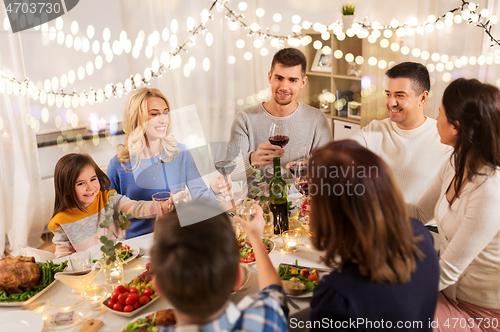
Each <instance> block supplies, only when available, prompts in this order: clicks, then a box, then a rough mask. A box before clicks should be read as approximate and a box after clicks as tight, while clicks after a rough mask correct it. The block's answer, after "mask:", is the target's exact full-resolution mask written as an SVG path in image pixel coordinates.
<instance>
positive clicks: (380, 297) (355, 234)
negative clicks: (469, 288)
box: [309, 140, 439, 331]
mask: <svg viewBox="0 0 500 332" xmlns="http://www.w3.org/2000/svg"><path fill="white" fill-rule="evenodd" d="M309 179H310V184H309V186H310V187H309V188H310V189H309V193H310V197H311V206H310V209H311V214H310V228H311V231H312V232H313V234H315V236H314V237H313V238H312V242H313V245H314V247H315V248H316V249H318V250H322V251H325V254H324V255H323V257H324V258H323V260H324V262H325V264H327V265H329V266H332V267H334V268H335V270H334V271H333V272H332V273H330V274H329V275H327V276H325V277H323V279H322V280H321V282H320V283H319V284H318V286H317V287H316V288H315V289H314V294H313V299H312V302H311V320H312V321H313V322H314V323H316V322H322V321H324V319H325V318H327V319H328V320H330V319H331V321H333V322H336V323H335V324H339V325H338V326H337V325H335V326H331V327H332V328H339V327H340V328H341V329H344V330H347V329H350V330H353V331H358V330H360V331H361V330H363V331H370V330H389V329H391V328H396V327H397V324H398V322H403V324H404V323H405V322H414V323H413V324H416V325H413V326H411V327H408V326H400V327H399V329H405V330H414V331H415V330H419V331H430V330H431V328H430V327H429V320H431V319H432V318H433V317H434V309H435V306H436V301H437V297H438V290H437V288H438V280H439V266H438V261H437V255H436V252H435V250H434V247H433V243H432V238H431V235H430V234H429V232H428V231H427V230H426V229H425V227H424V226H423V225H422V224H421V223H420V222H419V221H418V220H415V219H410V218H409V216H408V212H407V210H406V207H405V203H404V200H403V197H402V195H401V193H400V191H399V189H398V188H397V186H396V184H395V182H394V179H393V177H392V174H391V172H390V170H389V169H388V166H387V165H386V164H385V162H384V161H383V160H382V159H381V158H380V157H378V156H377V155H376V154H374V153H373V152H371V151H369V150H368V149H366V148H364V147H362V146H361V145H359V144H358V143H356V142H354V141H352V140H345V141H336V142H332V143H330V144H328V145H326V146H325V147H323V148H320V149H318V150H316V151H315V152H314V153H313V155H312V157H311V159H310V161H309ZM360 320H364V322H365V323H366V324H364V323H362V324H359V325H356V327H355V328H352V327H353V326H352V325H349V322H352V321H355V322H361V321H360ZM382 321H383V322H385V323H383V324H385V325H383V326H382V325H380V323H381V322H382ZM368 322H371V324H372V325H369V324H370V323H368ZM374 323H375V324H376V325H373V324H374ZM356 324H358V323H356ZM377 326H378V327H377ZM315 327H316V328H313V329H312V330H317V329H319V328H324V326H315Z"/></svg>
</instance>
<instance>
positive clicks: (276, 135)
mask: <svg viewBox="0 0 500 332" xmlns="http://www.w3.org/2000/svg"><path fill="white" fill-rule="evenodd" d="M289 141H290V130H289V129H288V123H287V122H286V121H284V120H274V121H273V123H272V124H271V128H270V129H269V142H270V143H271V144H272V145H277V146H279V147H280V148H282V149H283V148H284V147H285V145H287V144H288V142H289ZM267 172H268V173H269V174H272V173H273V169H272V168H268V169H267ZM281 174H283V168H281Z"/></svg>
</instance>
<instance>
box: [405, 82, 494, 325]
mask: <svg viewBox="0 0 500 332" xmlns="http://www.w3.org/2000/svg"><path fill="white" fill-rule="evenodd" d="M439 111H440V114H439V117H438V119H437V121H438V122H437V128H438V132H439V135H440V136H441V142H442V143H444V144H448V145H450V146H452V147H453V148H454V151H453V154H452V156H451V160H450V162H449V163H446V164H445V165H444V166H443V167H442V168H441V170H440V172H439V174H438V177H437V178H436V180H435V181H434V183H433V185H432V186H431V187H430V188H429V190H428V191H427V192H426V194H425V195H424V196H423V197H422V199H421V200H420V201H419V203H418V205H417V206H411V214H412V215H414V216H417V217H418V218H419V219H421V220H422V221H427V220H429V219H430V218H432V217H435V219H436V222H437V225H438V229H439V237H440V240H441V248H440V258H439V263H440V268H441V278H440V282H439V290H440V291H441V293H440V295H439V301H438V306H437V309H436V318H438V321H439V327H438V330H444V329H445V328H446V326H444V325H443V324H444V323H445V322H446V320H447V319H449V320H451V319H459V320H461V321H462V322H466V323H467V324H462V326H461V329H460V330H461V331H464V330H465V331H466V330H471V331H480V330H489V329H488V328H493V329H492V330H491V331H493V330H495V331H498V327H499V326H500V213H499V212H500V209H499V207H500V172H499V167H500V91H499V89H498V88H497V87H495V86H493V85H490V84H484V83H481V82H479V81H478V80H476V79H464V78H459V79H457V80H455V81H453V82H452V83H450V85H449V86H448V87H447V88H446V90H445V92H444V94H443V100H442V104H441V107H440V109H439ZM487 320H489V321H490V322H489V323H488V322H487ZM495 321H496V323H495ZM464 326H465V328H464Z"/></svg>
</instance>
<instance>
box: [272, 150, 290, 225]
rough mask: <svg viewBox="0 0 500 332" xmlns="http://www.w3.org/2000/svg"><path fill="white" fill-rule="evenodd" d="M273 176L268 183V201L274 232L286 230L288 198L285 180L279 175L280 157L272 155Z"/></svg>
mask: <svg viewBox="0 0 500 332" xmlns="http://www.w3.org/2000/svg"><path fill="white" fill-rule="evenodd" d="M273 166H274V177H273V179H272V180H271V182H270V183H269V201H270V202H271V212H272V214H273V219H274V234H281V233H282V232H284V231H286V230H288V198H287V185H286V181H285V180H284V179H283V178H282V177H281V166H280V158H278V157H274V159H273Z"/></svg>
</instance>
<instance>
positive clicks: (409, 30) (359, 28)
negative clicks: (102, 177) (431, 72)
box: [0, 0, 500, 108]
mask: <svg viewBox="0 0 500 332" xmlns="http://www.w3.org/2000/svg"><path fill="white" fill-rule="evenodd" d="M228 2H229V1H228V0H215V1H214V2H213V3H212V5H211V6H210V8H209V9H208V10H207V9H204V10H203V11H202V13H201V17H202V20H201V23H200V24H199V25H198V26H196V27H194V24H192V25H193V27H192V28H191V29H189V30H188V32H190V35H189V37H188V38H187V39H186V40H185V41H184V43H183V44H181V45H177V46H175V48H174V49H173V50H172V51H170V52H163V53H162V55H161V60H160V61H158V60H156V59H155V60H153V63H152V66H151V68H146V70H145V72H144V77H141V75H140V74H135V75H130V77H129V78H128V79H126V80H125V81H124V82H123V83H117V84H112V83H109V84H107V85H106V86H105V87H104V89H98V90H94V89H92V88H90V92H85V91H83V92H81V93H78V92H77V91H76V90H75V89H74V90H73V92H72V93H67V92H64V90H63V88H64V87H65V86H66V85H67V83H68V82H69V83H71V84H72V83H73V82H74V79H75V76H77V77H78V78H79V79H80V80H83V79H84V77H85V74H87V75H91V74H92V73H93V71H94V69H93V68H94V63H92V62H90V61H89V63H87V66H86V67H85V68H84V67H83V66H81V67H79V68H78V70H77V73H76V75H75V72H74V71H73V70H71V71H70V72H69V73H68V75H63V76H62V77H61V80H60V83H61V87H62V88H61V89H60V92H58V91H55V89H57V88H55V89H54V90H53V91H51V90H50V89H45V87H44V89H40V88H39V87H37V86H35V84H34V82H32V81H29V79H28V78H26V79H25V80H24V81H19V80H17V79H16V78H13V77H9V76H8V75H6V74H4V73H1V72H0V93H5V92H7V93H14V94H16V95H17V94H22V95H25V94H28V95H29V96H30V97H31V98H32V99H33V100H38V99H40V103H42V104H45V103H46V102H47V104H48V105H49V106H53V105H54V104H55V105H57V106H58V107H60V106H62V105H64V106H65V107H67V108H69V107H71V106H72V107H73V108H76V107H78V106H84V105H86V103H89V104H90V105H92V104H94V103H96V102H97V103H101V102H103V101H105V100H106V101H107V100H108V99H109V98H111V97H115V98H117V97H121V96H122V95H123V94H124V93H129V92H131V91H132V90H135V89H137V88H138V87H140V86H141V85H146V84H147V85H149V84H150V81H151V80H152V79H154V78H156V77H161V76H162V74H163V73H165V72H166V69H167V68H168V69H176V68H179V67H180V65H181V57H180V53H181V51H185V52H186V53H188V50H187V49H186V46H187V45H194V43H195V36H196V35H198V34H201V33H205V32H206V31H207V28H206V27H205V24H206V23H207V21H208V20H210V19H214V15H213V14H212V11H213V9H214V8H215V9H217V11H218V12H222V11H224V10H226V11H227V13H226V15H225V17H226V18H227V19H228V20H229V21H230V23H232V24H233V25H237V26H238V27H239V28H243V29H245V30H248V33H247V34H248V36H250V37H254V36H257V37H259V38H260V39H268V40H271V46H273V47H277V46H279V45H280V44H284V43H285V42H288V44H289V45H290V46H294V47H298V46H300V45H307V44H308V43H310V42H311V40H312V39H311V37H310V36H304V37H301V36H302V34H303V33H305V30H308V29H310V28H311V27H312V28H313V29H314V30H316V31H319V32H322V33H327V34H328V35H329V33H328V30H331V31H333V33H334V34H335V36H336V38H337V39H339V40H343V39H345V37H346V35H347V36H349V37H352V36H354V35H357V36H358V37H359V38H368V41H369V42H371V43H374V42H376V41H377V40H378V38H380V37H381V36H382V33H381V30H385V31H383V35H384V37H386V38H390V37H391V36H392V31H391V29H393V30H395V31H396V32H395V33H396V35H397V36H399V37H402V36H404V35H413V34H414V33H417V34H423V33H424V32H425V31H427V32H431V31H433V30H434V26H436V28H438V29H439V28H442V27H443V26H444V25H450V24H453V22H455V23H460V22H462V21H463V20H465V21H467V22H468V23H469V24H475V25H476V26H478V27H480V28H482V29H483V30H484V32H485V33H486V34H487V35H488V37H489V38H490V41H491V45H490V46H494V45H500V42H499V41H498V40H497V39H495V38H494V37H493V36H492V34H491V28H492V26H493V25H494V24H496V23H497V18H496V17H495V16H492V17H490V18H489V19H488V20H487V21H486V22H483V21H482V18H487V17H488V11H487V10H486V9H483V10H481V11H480V12H479V13H478V12H477V11H478V7H477V5H475V4H474V3H469V2H467V1H464V0H462V4H461V5H460V6H458V7H455V8H453V9H451V10H449V11H448V12H446V13H445V14H443V15H441V16H439V17H435V16H433V15H429V17H428V18H427V21H426V22H424V23H423V24H420V25H419V24H418V22H415V21H410V23H404V24H402V25H401V24H399V22H398V21H397V20H395V19H393V20H392V21H391V23H390V24H386V25H382V24H380V23H378V22H369V21H368V20H367V18H365V19H364V20H363V22H356V23H354V24H353V25H352V26H351V27H349V28H348V29H347V30H346V32H345V33H344V32H343V28H344V29H345V28H347V27H343V25H342V23H341V22H339V21H337V22H336V23H333V24H332V25H330V26H328V27H327V26H326V25H323V24H321V23H314V24H311V23H310V22H307V21H303V22H302V26H300V25H298V23H300V17H298V16H297V17H298V19H297V20H296V19H295V17H294V20H293V22H294V23H295V25H294V27H293V29H292V32H293V33H292V35H287V36H280V35H276V34H272V33H270V32H269V28H266V29H263V28H262V27H261V26H260V25H258V24H257V23H253V24H250V25H248V24H246V23H245V22H244V21H243V19H244V18H245V16H244V15H243V14H238V13H236V12H235V11H234V10H232V9H231V8H229V7H228ZM262 11H263V10H262ZM458 11H460V13H461V15H454V14H453V13H455V12H458ZM262 15H263V13H262ZM443 21H445V22H444V23H443ZM75 23H76V22H73V23H72V24H71V33H72V34H73V35H76V33H77V32H78V30H79V29H78V24H77V23H76V24H75ZM4 25H5V24H4ZM56 28H57V29H58V30H61V29H62V20H60V21H57V20H56ZM42 29H43V31H46V33H49V36H50V33H52V34H55V33H56V29H55V28H54V27H52V28H50V29H49V27H48V25H46V26H44V27H42ZM368 30H371V31H372V33H371V34H370V32H369V31H368ZM141 32H142V31H141ZM141 32H140V33H141ZM123 33H125V34H123ZM140 33H139V34H140ZM168 33H169V32H168V29H167V30H166V31H165V30H164V31H163V33H162V37H163V39H164V40H165V41H166V39H168ZM142 34H144V33H143V32H142ZM165 35H166V36H167V37H166V38H165ZM94 36H95V33H94V31H93V28H90V26H89V27H88V28H87V37H88V39H87V38H78V37H76V38H73V36H72V35H70V34H67V35H66V38H65V35H64V33H63V32H62V31H59V32H57V36H56V37H52V38H51V39H52V40H55V39H57V41H58V42H59V43H60V44H62V43H63V42H65V43H66V46H68V47H74V48H75V50H79V49H81V50H83V51H88V50H89V49H90V41H91V40H92V38H93V37H94ZM109 36H110V33H109V29H105V31H104V33H103V38H104V40H105V41H104V42H103V46H102V48H101V47H100V45H99V44H98V43H97V44H96V42H97V41H94V43H93V45H92V48H93V51H94V53H95V54H98V53H99V51H100V50H102V51H103V53H104V55H105V57H106V60H107V61H108V62H111V60H112V58H113V53H114V54H117V55H119V54H121V51H123V50H124V51H125V52H126V53H129V52H130V51H132V52H133V53H134V58H137V57H138V52H140V51H141V49H142V46H143V45H142V40H144V38H139V37H140V36H138V39H136V44H135V46H134V47H133V49H132V46H131V41H130V40H129V39H128V38H127V36H126V32H125V31H122V33H121V34H120V41H114V42H113V43H112V44H110V42H109V40H110V38H109ZM69 37H71V38H69ZM143 37H144V36H143ZM77 38H78V39H77ZM325 38H326V37H325ZM328 38H329V37H328ZM139 39H141V41H140V42H139V41H138V40H139ZM159 39H160V38H159V32H158V31H155V32H153V33H152V34H151V35H150V36H149V37H148V46H147V47H146V50H145V51H146V56H147V57H148V58H151V56H152V47H153V46H155V45H157V44H159ZM172 39H173V38H171V43H172ZM77 40H78V42H77ZM385 44H387V45H385ZM111 45H112V46H111ZM381 46H382V47H388V46H389V43H388V41H387V39H383V40H382V41H381ZM321 47H322V45H319V46H318V47H316V46H314V48H316V49H319V48H321ZM390 47H391V50H393V51H394V52H396V51H400V52H401V53H402V54H409V53H410V49H409V48H408V47H407V46H403V47H399V44H397V43H393V44H392V45H390ZM325 51H327V52H332V50H330V49H328V50H327V49H325ZM338 51H340V50H336V51H334V55H335V52H337V54H336V55H335V57H336V58H337V59H340V58H342V55H340V57H339V54H338ZM435 54H436V53H433V54H432V56H430V54H429V53H428V52H426V51H424V52H420V50H418V49H414V50H413V51H412V55H413V56H415V57H421V58H422V59H424V60H426V59H429V58H431V60H432V61H436V60H435V59H437V60H438V61H439V60H440V61H441V62H443V65H444V66H445V68H446V69H448V68H449V67H450V66H451V65H449V64H448V63H449V61H443V57H444V56H445V55H439V54H438V55H437V56H435ZM346 56H347V55H346ZM481 57H482V56H481ZM481 57H479V58H478V61H475V58H474V60H472V58H473V57H471V58H470V59H469V61H465V60H464V59H463V57H462V58H460V59H455V61H454V62H453V65H454V66H456V67H459V66H463V65H466V64H467V62H468V63H469V64H471V65H473V64H475V63H477V64H481V63H483V64H484V63H488V62H489V63H492V62H493V61H494V62H495V63H500V54H498V55H496V56H495V58H494V60H492V59H493V58H492V57H491V56H488V57H484V62H483V60H481V61H479V59H482V58H481ZM497 57H498V60H497ZM346 61H347V59H346ZM362 61H364V60H363V59H362V58H360V59H357V62H362ZM497 61H498V62H497ZM102 62H103V61H102V57H101V56H100V55H98V56H97V58H96V60H95V68H97V69H100V68H102ZM368 63H369V64H370V65H372V66H373V65H376V64H378V65H379V67H380V66H381V65H382V64H383V60H379V61H377V59H375V58H373V59H372V58H370V59H368ZM444 63H446V65H445V64H444ZM439 65H440V63H438V64H437V65H436V66H435V67H436V70H438V71H439V69H441V66H439ZM438 66H439V67H438ZM431 68H432V67H431ZM450 70H451V69H450ZM47 82H48V83H47ZM51 83H52V84H51ZM44 85H45V86H46V87H52V88H54V87H56V86H58V85H59V81H58V80H57V78H56V77H55V78H53V79H52V80H48V79H47V80H45V84H44Z"/></svg>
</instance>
